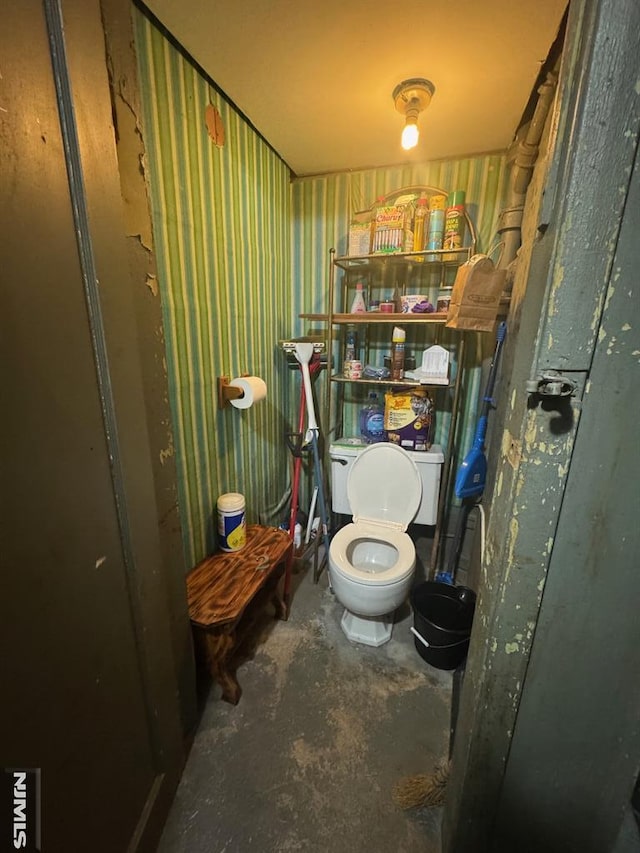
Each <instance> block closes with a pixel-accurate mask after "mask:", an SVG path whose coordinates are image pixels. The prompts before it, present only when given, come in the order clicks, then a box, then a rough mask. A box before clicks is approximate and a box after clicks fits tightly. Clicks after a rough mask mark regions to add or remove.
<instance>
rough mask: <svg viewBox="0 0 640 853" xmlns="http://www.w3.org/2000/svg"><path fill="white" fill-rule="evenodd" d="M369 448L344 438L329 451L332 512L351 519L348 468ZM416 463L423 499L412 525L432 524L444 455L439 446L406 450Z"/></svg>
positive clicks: (356, 441)
mask: <svg viewBox="0 0 640 853" xmlns="http://www.w3.org/2000/svg"><path fill="white" fill-rule="evenodd" d="M365 447H368V445H367V444H365V442H364V441H362V440H361V439H359V438H343V439H340V440H339V441H336V442H334V443H333V444H332V445H331V446H330V448H329V455H330V457H331V508H332V509H333V511H334V512H340V513H342V514H343V515H352V512H351V507H350V506H349V499H348V498H347V477H348V475H349V468H350V467H351V465H353V462H354V460H355V459H356V457H357V456H358V454H359V453H360V452H361V451H362V450H363V449H364V448H365ZM405 453H408V454H409V456H410V457H411V458H412V459H413V461H414V462H415V463H416V466H417V468H418V471H419V472H420V479H421V480H422V499H421V501H420V506H419V507H418V512H417V515H416V517H415V518H414V519H413V523H414V524H435V523H436V520H437V516H438V492H439V490H440V475H441V473H442V463H443V462H444V453H443V452H442V448H441V447H440V445H439V444H434V445H432V447H431V450H427V451H421V450H405Z"/></svg>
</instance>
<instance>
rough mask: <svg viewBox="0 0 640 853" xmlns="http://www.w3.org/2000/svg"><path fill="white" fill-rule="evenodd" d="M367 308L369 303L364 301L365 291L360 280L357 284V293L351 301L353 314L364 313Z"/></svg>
mask: <svg viewBox="0 0 640 853" xmlns="http://www.w3.org/2000/svg"><path fill="white" fill-rule="evenodd" d="M366 310H367V303H366V302H365V301H364V292H363V287H362V282H361V281H359V282H358V283H357V284H356V293H355V296H354V297H353V302H352V303H351V313H352V314H364V313H366Z"/></svg>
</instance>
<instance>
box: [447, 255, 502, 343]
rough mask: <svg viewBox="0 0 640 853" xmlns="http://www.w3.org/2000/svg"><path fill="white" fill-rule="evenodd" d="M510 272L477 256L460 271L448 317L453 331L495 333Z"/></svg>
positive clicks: (481, 256) (488, 259)
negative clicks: (507, 276) (497, 267)
mask: <svg viewBox="0 0 640 853" xmlns="http://www.w3.org/2000/svg"><path fill="white" fill-rule="evenodd" d="M505 278H506V270H497V269H496V268H495V266H494V264H493V261H492V260H491V258H489V257H487V255H474V256H473V257H472V258H470V259H469V260H468V261H467V262H466V263H465V264H462V266H460V267H459V268H458V273H457V275H456V280H455V282H454V284H453V290H452V291H451V304H450V305H449V313H448V316H447V326H448V327H449V328H450V329H464V330H467V331H475V332H491V331H492V330H493V327H494V325H495V322H496V317H497V316H498V308H499V306H500V297H501V296H502V292H503V290H504V283H505Z"/></svg>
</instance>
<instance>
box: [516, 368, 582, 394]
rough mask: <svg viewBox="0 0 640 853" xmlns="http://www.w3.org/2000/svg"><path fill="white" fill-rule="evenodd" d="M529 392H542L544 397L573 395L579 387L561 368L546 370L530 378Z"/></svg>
mask: <svg viewBox="0 0 640 853" xmlns="http://www.w3.org/2000/svg"><path fill="white" fill-rule="evenodd" d="M525 387H526V389H527V394H540V395H541V396H542V397H572V396H573V395H574V394H575V393H576V389H577V387H578V385H577V383H576V382H574V380H573V379H569V377H568V376H565V375H564V374H563V373H560V371H559V370H545V372H544V373H542V374H540V376H539V377H538V378H537V379H528V380H527V383H526V386H525Z"/></svg>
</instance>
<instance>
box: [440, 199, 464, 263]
mask: <svg viewBox="0 0 640 853" xmlns="http://www.w3.org/2000/svg"><path fill="white" fill-rule="evenodd" d="M464 202H465V193H464V190H456V191H455V192H452V193H449V197H448V198H447V209H446V211H445V214H444V234H443V239H442V248H443V249H460V248H462V238H463V237H464V228H465V217H464ZM457 257H458V255H457V254H450V255H449V254H446V255H443V256H442V260H443V261H455V260H456V259H457Z"/></svg>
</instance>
